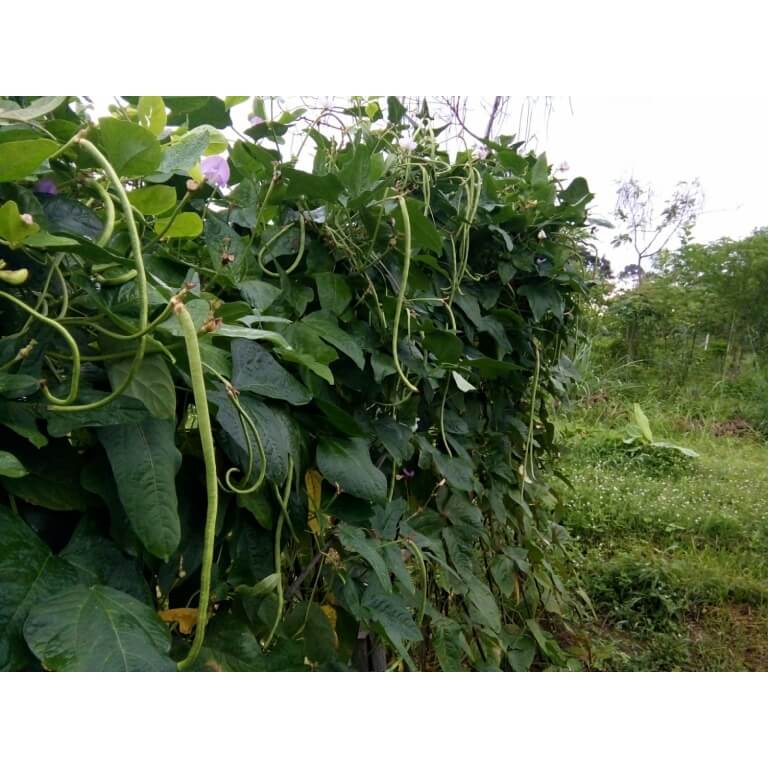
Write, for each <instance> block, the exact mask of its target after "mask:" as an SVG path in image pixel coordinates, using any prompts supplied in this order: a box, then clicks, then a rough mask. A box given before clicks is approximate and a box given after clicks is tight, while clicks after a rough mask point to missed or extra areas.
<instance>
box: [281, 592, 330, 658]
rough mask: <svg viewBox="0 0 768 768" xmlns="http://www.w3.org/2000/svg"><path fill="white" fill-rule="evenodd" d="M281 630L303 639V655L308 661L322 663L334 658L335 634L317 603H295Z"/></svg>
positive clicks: (290, 635)
mask: <svg viewBox="0 0 768 768" xmlns="http://www.w3.org/2000/svg"><path fill="white" fill-rule="evenodd" d="M283 632H284V633H285V634H286V635H288V636H289V637H300V638H302V639H303V640H304V655H305V657H306V658H307V659H309V660H310V661H313V662H317V663H320V664H322V663H324V662H330V661H332V660H333V659H335V658H336V642H337V641H336V634H335V633H334V631H333V627H332V626H331V623H330V621H328V617H327V616H326V615H325V613H323V610H322V608H321V607H320V606H319V605H318V604H317V603H314V602H308V601H302V602H300V603H297V604H296V605H295V606H294V607H293V608H292V609H291V611H290V612H289V613H288V614H287V615H286V617H285V622H284V624H283Z"/></svg>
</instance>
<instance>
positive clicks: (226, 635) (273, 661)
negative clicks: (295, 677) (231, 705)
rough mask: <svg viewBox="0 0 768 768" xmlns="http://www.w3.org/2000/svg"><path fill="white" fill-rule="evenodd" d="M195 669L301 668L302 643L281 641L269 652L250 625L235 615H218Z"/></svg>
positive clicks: (302, 658)
mask: <svg viewBox="0 0 768 768" xmlns="http://www.w3.org/2000/svg"><path fill="white" fill-rule="evenodd" d="M194 669H195V670H196V671H200V672H275V671H280V672H302V671H304V670H305V669H306V666H305V665H304V649H303V645H302V643H297V642H294V641H280V642H278V643H277V645H276V646H275V647H274V648H272V650H271V651H270V652H269V653H264V652H263V651H262V649H261V644H260V643H259V641H258V640H257V639H256V637H255V636H254V634H253V632H251V630H250V629H249V628H248V625H247V624H245V623H244V622H242V621H238V619H236V618H235V617H234V616H231V615H227V616H217V617H216V618H214V619H213V620H212V621H211V623H210V624H209V625H208V629H207V631H206V633H205V643H204V644H203V647H202V650H201V651H200V656H199V657H198V660H197V662H196V664H195V667H194Z"/></svg>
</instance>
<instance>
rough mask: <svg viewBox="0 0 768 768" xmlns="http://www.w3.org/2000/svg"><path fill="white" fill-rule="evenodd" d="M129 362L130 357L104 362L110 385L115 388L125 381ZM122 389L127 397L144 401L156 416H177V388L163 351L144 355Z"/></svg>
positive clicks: (129, 365) (130, 363) (157, 417)
mask: <svg viewBox="0 0 768 768" xmlns="http://www.w3.org/2000/svg"><path fill="white" fill-rule="evenodd" d="M132 365H133V361H132V360H130V359H128V360H119V361H117V362H113V363H110V364H109V365H107V375H108V376H109V383H110V384H111V385H112V389H117V388H118V387H119V386H120V385H121V384H122V383H123V382H124V381H125V379H126V377H127V376H128V372H129V370H130V368H131V366H132ZM123 392H124V394H125V395H126V396H127V397H132V398H135V399H136V400H138V401H139V402H140V403H143V405H144V407H145V408H146V409H147V410H148V411H149V412H150V414H152V416H154V417H155V418H156V419H175V418H176V388H175V386H174V384H173V377H172V376H171V371H170V370H169V368H168V363H166V362H165V358H164V357H163V356H162V355H147V356H146V357H145V358H144V359H143V360H142V361H141V365H140V366H139V369H138V370H137V371H136V373H135V374H134V376H133V378H132V379H131V381H130V383H129V384H128V386H127V387H126V388H125V389H124V390H123ZM113 423H115V422H113Z"/></svg>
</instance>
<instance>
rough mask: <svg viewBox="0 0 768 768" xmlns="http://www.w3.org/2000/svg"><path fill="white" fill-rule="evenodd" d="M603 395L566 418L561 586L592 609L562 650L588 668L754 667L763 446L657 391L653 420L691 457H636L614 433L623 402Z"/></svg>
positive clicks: (759, 621)
mask: <svg viewBox="0 0 768 768" xmlns="http://www.w3.org/2000/svg"><path fill="white" fill-rule="evenodd" d="M606 398H607V399H606V400H602V401H601V402H600V403H599V404H597V405H596V406H594V407H590V406H589V405H585V404H584V403H581V404H580V405H579V406H578V407H577V408H576V409H575V410H572V411H570V412H569V418H568V422H567V424H565V425H563V432H564V440H563V454H562V459H563V460H562V464H561V466H560V468H561V470H562V472H563V474H564V476H566V477H567V478H568V479H569V482H570V487H568V486H565V485H564V486H563V498H564V505H563V509H562V524H563V525H564V526H565V527H566V529H567V530H568V531H569V533H570V534H571V537H572V540H571V543H570V545H569V546H570V553H571V557H572V563H573V566H572V569H571V571H570V573H571V575H570V578H569V587H570V588H571V589H573V590H577V589H583V590H584V591H585V593H586V594H587V595H588V596H589V599H590V601H591V605H592V608H593V614H592V617H591V619H590V620H589V621H587V622H585V623H584V624H582V625H581V627H580V628H579V630H578V631H576V632H575V633H574V634H573V635H572V637H571V643H572V646H571V650H572V651H573V652H574V653H576V654H577V655H578V656H579V657H580V658H581V659H582V661H583V662H584V664H585V667H586V668H587V669H592V670H625V671H628V670H629V671H637V670H646V671H648V670H651V671H656V670H696V671H716V670H730V671H740V670H765V669H766V668H768V645H767V644H766V640H765V638H766V637H768V633H767V632H766V630H768V569H767V568H766V562H765V547H766V544H768V517H766V510H765V504H764V499H765V494H766V492H767V491H768V487H767V486H768V475H766V472H765V464H766V461H767V460H768V447H766V445H765V443H764V441H763V440H762V438H761V437H760V435H758V434H757V433H754V432H752V433H744V434H740V435H734V434H721V433H720V432H719V431H718V429H717V427H718V425H719V424H720V423H721V422H720V421H719V420H718V419H716V418H712V419H710V420H708V421H703V422H696V423H694V424H690V423H685V422H684V421H683V420H681V419H680V418H679V416H677V417H676V416H675V413H674V411H673V410H672V409H671V407H670V406H669V404H665V403H658V402H656V403H653V404H652V413H653V424H654V430H657V427H656V425H657V424H658V425H665V429H664V433H663V434H664V435H665V437H667V436H669V437H672V438H673V439H674V441H675V442H676V443H678V442H679V443H680V444H681V445H684V446H688V447H690V448H693V449H695V451H696V453H697V454H698V456H697V457H696V458H695V459H688V458H687V457H685V461H684V462H683V463H680V462H677V461H675V462H670V461H669V460H668V459H669V457H670V456H675V455H678V454H676V452H672V453H669V454H668V456H666V457H665V459H664V460H663V461H655V462H650V463H649V462H647V461H642V460H641V461H638V460H637V458H638V457H637V456H631V455H627V454H626V452H624V451H622V450H621V442H620V440H619V438H618V437H617V434H618V435H620V434H621V433H620V431H618V430H617V427H618V426H620V425H621V424H622V423H623V422H624V420H625V419H626V418H627V417H628V416H630V415H631V414H632V408H631V406H630V405H628V404H626V403H625V404H624V405H623V406H622V401H621V398H616V397H615V396H614V397H609V396H607V395H606ZM594 410H597V411H599V414H597V415H596V414H595V413H593V411H594ZM648 410H649V411H650V410H651V407H650V406H649V408H648ZM609 414H611V415H609ZM674 425H677V426H674Z"/></svg>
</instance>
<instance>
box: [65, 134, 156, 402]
mask: <svg viewBox="0 0 768 768" xmlns="http://www.w3.org/2000/svg"><path fill="white" fill-rule="evenodd" d="M78 143H79V144H80V146H82V148H83V149H84V150H85V151H86V152H88V153H89V154H90V155H91V156H92V157H93V158H94V160H96V162H97V163H98V164H99V165H100V166H101V167H102V168H103V169H104V173H105V174H106V176H107V178H108V179H109V182H110V184H112V186H113V187H114V188H115V192H116V193H117V198H118V200H119V201H120V206H121V208H122V209H123V216H124V218H125V224H126V226H127V228H128V236H129V238H130V241H131V250H132V251H133V259H134V262H135V267H136V283H137V285H138V289H139V326H140V330H141V332H142V334H143V335H142V336H140V337H139V344H138V347H137V349H136V354H135V356H134V358H133V362H132V363H131V367H130V368H129V370H128V373H127V374H126V376H125V378H124V379H123V381H122V382H121V383H120V384H119V385H118V386H117V387H116V388H115V389H114V390H113V391H112V392H111V393H110V394H109V395H107V396H106V397H103V398H101V399H100V400H96V401H95V402H93V403H83V404H81V405H70V404H69V403H70V402H71V400H69V401H68V402H67V403H66V404H54V405H52V406H50V410H52V411H66V412H68V413H71V412H81V411H90V410H93V409H94V408H100V407H101V406H103V405H106V404H107V403H110V402H112V401H113V400H114V399H115V398H117V397H119V396H120V395H121V394H122V393H123V392H124V391H125V390H126V389H127V388H128V385H129V384H130V383H131V381H132V380H133V377H134V376H135V375H136V372H137V371H138V370H139V367H140V366H141V363H142V360H143V359H144V352H145V350H146V347H147V336H146V334H145V333H144V332H145V331H146V328H147V325H148V324H149V294H148V290H147V275H146V272H145V270H144V260H143V259H142V256H141V240H140V239H139V231H138V229H137V228H136V220H135V219H134V217H133V209H132V208H131V203H130V201H129V200H128V195H127V194H126V192H125V189H124V187H123V185H122V183H121V182H120V177H119V176H118V175H117V173H116V172H115V169H114V168H113V167H112V165H111V163H110V162H109V160H107V158H106V157H104V155H103V154H102V153H101V152H100V151H99V150H98V149H97V148H96V147H95V146H94V145H93V144H91V142H90V141H88V140H87V139H85V138H83V137H82V136H81V137H79V138H78ZM73 358H74V356H73ZM74 362H75V361H74V359H73V373H72V379H73V380H74V379H75V378H78V377H79V375H80V372H79V360H77V361H76V362H77V363H78V366H77V367H78V371H77V373H75V372H74ZM75 392H76V391H75ZM75 396H76V395H75Z"/></svg>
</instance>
